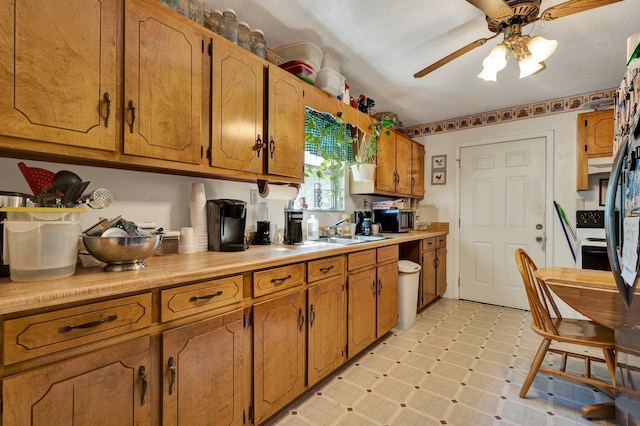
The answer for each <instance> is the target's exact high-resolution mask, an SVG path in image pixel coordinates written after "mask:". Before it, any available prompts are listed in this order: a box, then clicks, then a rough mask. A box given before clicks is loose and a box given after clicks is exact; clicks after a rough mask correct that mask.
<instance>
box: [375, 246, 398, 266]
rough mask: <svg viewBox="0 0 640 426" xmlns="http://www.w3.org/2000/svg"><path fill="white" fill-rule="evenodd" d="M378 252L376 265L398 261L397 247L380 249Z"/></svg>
mask: <svg viewBox="0 0 640 426" xmlns="http://www.w3.org/2000/svg"><path fill="white" fill-rule="evenodd" d="M377 250H378V253H377V254H378V263H382V262H389V261H392V260H398V245H397V244H396V245H392V246H386V247H380V248H378V249H377Z"/></svg>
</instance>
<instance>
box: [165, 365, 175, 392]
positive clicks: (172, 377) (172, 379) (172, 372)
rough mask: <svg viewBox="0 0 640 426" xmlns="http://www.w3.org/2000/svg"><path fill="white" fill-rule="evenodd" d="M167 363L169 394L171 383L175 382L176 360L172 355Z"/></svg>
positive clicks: (171, 390) (171, 387) (171, 388)
mask: <svg viewBox="0 0 640 426" xmlns="http://www.w3.org/2000/svg"><path fill="white" fill-rule="evenodd" d="M167 365H169V378H170V379H169V395H173V385H174V384H175V383H176V361H175V360H174V359H173V357H172V356H170V357H169V360H168V361H167Z"/></svg>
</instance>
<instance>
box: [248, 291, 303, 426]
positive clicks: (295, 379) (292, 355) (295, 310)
mask: <svg viewBox="0 0 640 426" xmlns="http://www.w3.org/2000/svg"><path fill="white" fill-rule="evenodd" d="M305 296H306V292H304V291H299V292H296V293H293V294H289V295H287V296H282V297H279V298H277V299H273V300H269V301H266V302H262V303H257V304H256V305H255V306H254V311H253V316H254V321H253V323H254V330H253V346H254V357H253V363H254V364H253V367H254V405H255V423H256V424H259V423H261V422H262V421H264V420H265V419H266V418H267V417H269V416H270V415H271V414H273V413H275V412H276V411H277V410H279V409H280V408H282V407H284V406H285V405H286V404H288V403H289V402H291V401H292V400H293V399H294V398H295V397H297V396H298V395H300V394H301V393H302V392H303V391H304V387H305V366H306V351H305V349H306V337H307V332H306V329H307V325H306V318H305V313H306V311H307V309H306V307H307V304H306V297H305Z"/></svg>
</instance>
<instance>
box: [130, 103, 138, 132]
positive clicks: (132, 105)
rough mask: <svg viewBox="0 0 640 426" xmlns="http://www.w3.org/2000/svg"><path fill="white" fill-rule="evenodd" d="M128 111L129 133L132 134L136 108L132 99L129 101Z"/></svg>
mask: <svg viewBox="0 0 640 426" xmlns="http://www.w3.org/2000/svg"><path fill="white" fill-rule="evenodd" d="M129 109H130V110H131V124H130V125H129V132H130V133H133V124H134V123H135V122H136V106H135V104H134V103H133V100H132V99H129Z"/></svg>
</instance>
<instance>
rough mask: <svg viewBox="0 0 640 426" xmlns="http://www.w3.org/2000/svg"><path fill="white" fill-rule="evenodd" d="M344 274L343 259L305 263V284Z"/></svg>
mask: <svg viewBox="0 0 640 426" xmlns="http://www.w3.org/2000/svg"><path fill="white" fill-rule="evenodd" d="M343 272H344V257H343V256H334V257H327V258H326V259H320V260H312V261H310V262H309V263H307V282H310V283H311V282H314V281H318V280H321V279H323V278H328V277H335V276H336V275H340V274H342V273H343Z"/></svg>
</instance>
